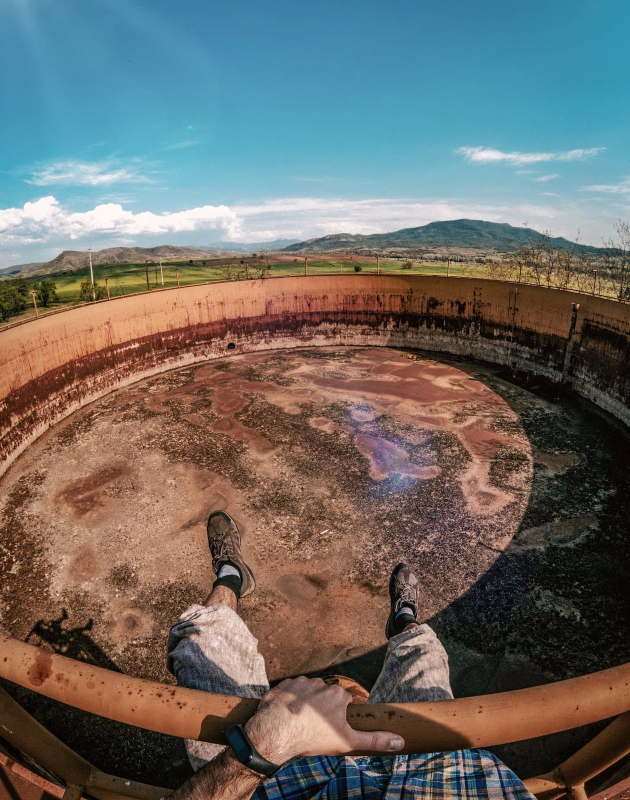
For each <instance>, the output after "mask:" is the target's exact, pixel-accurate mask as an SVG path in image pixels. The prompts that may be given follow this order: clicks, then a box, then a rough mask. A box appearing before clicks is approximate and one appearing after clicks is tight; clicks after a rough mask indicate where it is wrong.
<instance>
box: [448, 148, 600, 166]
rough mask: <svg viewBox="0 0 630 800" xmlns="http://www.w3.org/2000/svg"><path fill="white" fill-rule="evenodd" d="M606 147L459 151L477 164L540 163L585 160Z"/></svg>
mask: <svg viewBox="0 0 630 800" xmlns="http://www.w3.org/2000/svg"><path fill="white" fill-rule="evenodd" d="M605 149H606V148H605V147H588V148H586V149H580V150H565V151H560V152H555V153H521V152H518V151H513V152H510V153H505V152H503V151H502V150H495V149H494V148H493V147H460V148H458V149H457V150H456V152H457V153H459V154H460V155H462V156H464V158H465V159H466V161H470V162H472V163H476V164H500V163H504V164H515V165H521V164H538V163H541V162H545V161H584V160H585V159H587V158H592V157H593V156H596V155H599V154H600V153H602V152H603V151H604V150H605Z"/></svg>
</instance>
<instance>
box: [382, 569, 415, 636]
mask: <svg viewBox="0 0 630 800" xmlns="http://www.w3.org/2000/svg"><path fill="white" fill-rule="evenodd" d="M389 599H390V603H391V610H390V612H389V617H388V618H387V625H386V627H385V636H387V638H388V639H391V638H392V636H396V634H397V633H400V631H398V630H397V629H396V614H397V613H398V612H399V611H400V609H401V608H402V606H404V605H405V606H411V607H412V608H413V616H414V617H416V616H417V614H418V579H417V578H416V575H415V573H414V571H413V567H412V566H411V564H405V563H404V562H402V563H400V564H397V565H396V566H395V567H394V569H393V570H392V576H391V578H390V579H389Z"/></svg>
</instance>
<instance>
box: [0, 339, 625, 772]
mask: <svg viewBox="0 0 630 800" xmlns="http://www.w3.org/2000/svg"><path fill="white" fill-rule="evenodd" d="M529 388H530V389H533V390H534V391H529V390H528V389H526V388H523V387H519V386H517V385H515V384H514V383H512V382H509V381H506V380H504V379H503V378H502V377H501V376H500V373H499V372H498V370H497V369H496V368H492V367H488V366H487V365H480V364H473V363H471V362H460V361H457V360H455V359H450V358H448V357H447V358H442V357H440V358H436V357H434V356H429V355H426V354H420V353H409V352H402V351H396V350H385V349H380V348H373V349H366V348H363V349H361V348H347V349H339V348H337V349H334V348H325V349H317V350H314V349H313V350H297V351H282V352H274V353H268V352H267V353H255V354H249V355H244V356H236V357H232V358H229V359H224V360H220V361H213V362H209V363H207V364H204V365H201V366H195V367H191V368H185V369H182V370H176V371H173V372H170V373H165V374H162V375H160V376H157V377H155V378H152V379H149V380H146V381H143V382H141V383H138V384H135V385H134V386H132V387H130V388H127V389H123V390H120V391H117V392H115V393H113V394H111V395H109V396H108V397H107V398H105V399H104V400H102V401H99V402H97V403H95V404H92V405H91V406H89V407H86V408H85V409H83V410H82V411H80V412H77V413H76V414H74V415H73V416H71V417H70V418H68V419H67V420H66V421H64V422H63V423H61V424H59V425H58V426H56V427H55V428H54V429H53V430H51V431H50V432H49V433H48V434H46V435H45V436H44V437H42V438H41V439H40V440H39V441H38V442H36V443H35V444H34V445H33V446H32V447H31V448H29V450H28V451H27V452H26V453H25V454H24V455H23V456H22V458H20V459H19V461H18V463H17V464H16V465H15V466H14V467H13V468H12V469H11V470H10V471H9V473H8V474H7V475H6V476H5V477H4V479H3V481H2V484H1V485H2V505H1V506H0V510H1V512H2V519H1V521H0V526H1V528H0V574H1V575H2V586H1V594H0V624H1V625H2V627H3V628H4V629H5V630H6V631H7V632H8V633H10V634H11V635H13V636H17V637H19V638H22V639H26V638H28V639H29V641H32V642H34V643H37V644H39V643H42V644H44V645H45V646H49V647H53V648H55V649H57V651H59V652H65V653H67V654H69V655H72V656H73V657H77V658H84V659H86V660H90V661H92V662H93V663H99V664H102V665H104V666H109V667H110V668H116V669H120V670H123V671H124V672H128V673H132V674H135V675H140V676H143V677H147V678H151V679H155V680H164V681H170V680H172V677H171V676H170V675H169V674H168V672H167V671H166V669H165V666H164V654H165V653H164V648H165V640H166V634H167V631H168V628H169V626H170V624H171V623H172V622H173V621H174V620H175V619H176V617H177V616H178V614H179V613H180V612H181V611H183V610H184V609H185V608H186V606H187V605H189V604H190V603H192V602H200V601H202V600H203V598H204V597H205V595H206V594H207V592H208V589H209V587H210V586H211V584H212V580H213V573H212V569H211V563H210V559H209V556H208V552H207V544H206V534H205V522H206V519H207V516H208V513H209V512H210V511H213V510H216V509H225V510H227V511H229V512H230V513H231V514H232V515H233V516H234V517H235V519H236V520H237V522H238V524H239V526H240V527H241V530H242V534H243V540H244V553H245V556H246V558H247V560H248V562H249V563H250V565H251V566H252V568H253V570H254V572H255V574H256V578H257V582H258V590H257V592H256V593H255V594H254V595H253V596H251V597H250V598H247V599H246V600H245V601H244V602H243V603H242V613H243V616H244V618H245V620H246V621H247V623H248V624H249V625H250V627H251V629H252V630H253V632H254V634H255V635H256V636H257V638H258V639H259V642H260V649H261V651H262V653H263V655H264V656H265V659H266V663H267V667H268V673H269V677H270V679H271V680H272V681H273V680H277V679H280V678H282V677H285V676H288V675H295V674H301V673H307V674H312V673H317V672H320V671H322V670H327V669H328V670H332V671H335V670H336V671H341V672H347V673H348V674H351V675H353V676H354V677H356V678H358V679H359V680H361V682H362V683H364V684H365V685H369V684H370V683H371V681H373V680H374V678H375V676H376V674H377V673H378V668H379V666H380V663H381V662H382V655H383V647H384V643H385V640H384V632H383V629H384V622H385V618H386V615H387V609H388V599H387V581H388V577H389V571H390V569H391V567H392V566H393V565H394V564H395V563H397V561H399V560H402V559H404V560H409V561H411V562H412V563H413V564H414V565H415V566H416V568H417V570H418V573H419V575H420V576H421V580H422V585H423V598H422V600H423V614H424V616H425V618H426V619H427V620H429V621H430V622H431V624H433V625H434V626H435V627H436V629H437V630H438V632H439V633H440V635H441V636H442V637H443V639H444V641H445V644H446V646H447V649H448V650H449V654H450V657H451V665H452V673H453V684H454V688H455V691H456V694H458V695H462V694H474V693H477V692H480V693H481V692H487V691H497V690H502V689H507V688H517V687H519V686H523V685H531V684H534V683H541V682H545V681H547V680H553V679H555V678H559V677H568V676H570V675H573V674H582V673H584V672H588V671H592V670H594V669H599V668H602V667H604V666H611V665H613V664H616V663H621V662H622V661H625V660H630V659H629V658H628V655H629V654H628V652H627V650H628V641H629V639H628V636H627V618H626V617H627V614H626V611H625V606H624V603H625V602H626V601H627V596H626V594H625V580H624V578H623V577H622V572H623V569H624V565H625V567H627V563H626V562H627V556H626V555H625V551H626V550H627V542H626V534H627V524H626V520H627V516H624V514H627V510H628V509H627V504H628V500H627V497H628V491H627V489H628V474H627V470H625V471H624V470H619V468H618V464H619V463H624V464H625V465H627V464H628V454H629V452H630V448H629V446H628V440H627V437H626V436H625V433H624V432H623V431H622V430H621V429H620V428H619V427H618V426H616V425H615V424H614V423H613V422H612V421H611V420H610V419H609V418H608V417H606V416H605V415H603V414H600V413H598V412H597V411H595V410H594V408H593V407H591V406H589V405H588V404H585V403H582V402H576V401H575V400H571V402H569V401H567V400H564V401H560V402H555V403H554V402H550V401H549V400H547V399H545V397H544V396H541V392H542V394H543V395H544V388H545V387H542V386H541V392H539V393H538V394H537V393H536V387H535V386H530V387H529ZM616 465H617V466H616ZM622 540H623V545H624V547H623V550H622V552H620V548H619V546H620V543H621V542H622ZM626 574H627V573H626ZM624 631H625V632H626V635H625V636H624ZM21 700H22V701H23V702H24V703H25V704H26V705H28V706H29V707H32V708H36V707H37V708H39V713H40V717H43V718H44V721H46V724H49V726H51V727H53V728H54V727H55V725H57V726H61V728H63V725H61V723H60V722H58V721H57V719H53V716H54V710H52V709H51V710H50V711H49V712H47V711H46V710H45V708H44V707H45V704H40V706H38V703H37V701H36V699H34V698H28V697H26V694H25V693H22V695H21ZM42 709H43V710H42ZM86 724H87V723H86ZM73 725H74V727H75V728H76V723H73ZM62 732H63V731H62ZM64 738H66V739H68V734H67V733H66V735H65V736H64ZM69 738H70V740H72V739H73V736H72V735H70V737H69ZM143 741H144V740H143ZM155 741H158V740H157V739H156V740H155ZM160 741H161V740H160ZM565 741H566V743H567V744H566V746H567V747H569V745H572V744H573V740H572V739H571V736H570V735H566V736H565ZM160 746H161V745H160ZM139 747H140V751H141V752H142V748H146V747H148V748H149V750H146V749H145V750H144V757H143V758H140V757H138V758H137V759H136V761H139V762H141V764H142V765H141V766H138V765H137V764H136V762H135V761H133V759H131V760H130V759H129V758H127V760H126V761H124V765H123V764H122V762H120V757H119V756H118V757H113V756H107V754H106V750H107V748H105V749H103V748H101V751H99V753H97V755H96V758H94V755H93V754H91V757H92V758H93V760H97V761H99V759H100V761H101V763H102V761H103V759H104V760H105V762H106V763H105V767H107V768H108V769H110V770H111V771H116V768H117V765H120V766H119V772H120V773H121V774H122V773H124V772H125V770H126V774H127V776H130V774H131V772H134V773H135V776H136V777H140V778H141V779H143V780H152V781H156V780H157V779H156V776H155V772H156V770H157V772H158V773H161V774H162V775H163V777H162V783H164V784H168V783H171V784H173V783H176V782H177V776H178V775H179V774H180V773H181V771H182V770H183V769H184V768H185V767H184V765H183V764H182V763H179V762H182V758H181V753H180V754H179V755H177V754H175V755H177V757H175V756H173V757H171V758H170V760H168V758H167V759H166V761H164V758H162V761H159V757H158V756H156V754H155V752H154V751H155V748H156V747H157V748H158V749H159V746H158V745H155V746H153V745H151V746H149V745H146V742H145V743H144V744H142V746H139ZM88 749H89V748H88ZM167 750H168V748H167ZM169 752H170V751H169ZM88 755H90V754H89V753H88ZM508 756H509V752H508ZM530 756H531V754H530ZM518 757H519V756H518V753H516V754H515V755H514V758H516V760H517V761H518ZM156 758H158V762H156ZM112 761H113V765H112ZM147 761H148V762H149V763H150V764H152V765H153V767H152V770H153V772H152V774H153V777H150V778H149V777H147V774H146V770H145V766H144V765H146V763H147ZM530 761H531V757H530ZM156 763H157V764H158V766H157V767H156V766H155V764H156ZM157 782H159V781H157Z"/></svg>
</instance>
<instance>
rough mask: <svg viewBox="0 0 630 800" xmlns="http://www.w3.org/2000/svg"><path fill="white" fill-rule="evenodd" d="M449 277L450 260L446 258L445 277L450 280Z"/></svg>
mask: <svg viewBox="0 0 630 800" xmlns="http://www.w3.org/2000/svg"><path fill="white" fill-rule="evenodd" d="M450 276H451V259H450V258H447V259H446V277H447V278H450Z"/></svg>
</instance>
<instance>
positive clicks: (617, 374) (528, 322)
mask: <svg viewBox="0 0 630 800" xmlns="http://www.w3.org/2000/svg"><path fill="white" fill-rule="evenodd" d="M575 303H579V304H580V308H579V310H578V311H577V313H575V312H574V309H573V304H575ZM629 340H630V306H629V305H627V304H623V303H618V302H615V301H614V300H606V299H602V298H596V297H591V296H587V295H581V294H575V293H571V292H564V291H560V290H554V289H545V288H542V287H535V286H524V285H522V284H520V285H517V284H513V283H504V282H500V281H489V280H476V279H470V278H445V277H436V276H417V275H409V276H398V275H396V276H393V275H374V274H371V275H366V274H350V275H314V276H308V277H287V278H268V279H266V280H264V281H260V280H258V281H242V282H224V283H211V284H204V285H201V286H188V287H183V288H181V289H167V290H163V291H155V292H150V293H145V294H140V295H133V296H129V297H122V298H118V299H116V300H114V301H111V302H109V301H103V302H100V303H95V304H90V305H84V306H80V307H77V308H75V309H72V310H68V311H66V312H64V313H60V314H55V315H51V316H48V317H43V318H40V319H38V320H33V321H30V322H28V323H24V324H21V325H17V326H15V327H12V328H9V329H7V330H5V331H3V332H1V333H0V474H1V473H2V472H3V471H4V470H6V468H7V467H8V466H9V464H10V463H11V462H12V461H13V460H14V458H16V457H17V455H19V453H20V452H22V450H23V449H24V448H25V447H27V446H28V444H29V443H30V442H32V441H33V440H34V439H35V438H37V437H38V436H39V435H41V433H43V432H44V431H45V430H46V429H47V428H48V427H50V425H53V424H54V423H55V422H57V421H58V420H60V419H62V418H63V417H64V416H66V415H68V414H69V413H71V412H72V411H74V410H76V409H77V408H79V407H81V406H82V405H84V404H86V403H89V402H90V401H92V400H94V399H96V398H97V397H100V396H102V395H104V394H106V393H107V392H109V391H111V390H112V389H115V388H117V387H118V386H121V385H124V384H127V383H130V382H132V381H135V380H138V379H140V378H142V377H146V376H148V375H151V374H154V373H157V372H160V371H163V370H167V369H171V368H173V367H177V366H182V365H186V364H191V363H194V362H196V361H201V360H204V359H208V358H216V357H221V356H225V355H228V354H229V353H230V352H235V353H238V352H245V351H249V350H260V349H270V348H286V347H304V346H317V345H331V344H347V345H385V346H387V345H392V346H396V347H417V348H423V349H426V350H434V351H441V352H450V353H458V354H461V355H466V356H472V357H476V358H481V359H485V360H488V361H492V362H496V363H500V364H510V365H513V366H515V367H517V368H519V369H523V370H526V371H530V372H534V373H537V374H542V375H545V376H547V377H549V378H551V379H552V380H556V381H560V380H562V379H563V377H564V379H565V380H567V381H568V382H569V383H571V384H572V385H573V388H574V389H576V390H577V391H578V392H579V393H580V394H582V395H583V396H585V397H588V398H590V399H592V400H594V402H596V403H597V404H598V405H600V406H601V407H602V408H605V409H607V410H609V411H611V412H612V413H613V414H614V415H615V416H617V417H618V418H619V419H621V420H623V421H624V422H625V423H626V424H630V346H629V344H630V343H629ZM570 342H571V344H570V345H569V343H570ZM228 344H233V345H234V347H232V348H231V349H228Z"/></svg>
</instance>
